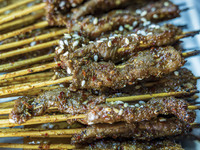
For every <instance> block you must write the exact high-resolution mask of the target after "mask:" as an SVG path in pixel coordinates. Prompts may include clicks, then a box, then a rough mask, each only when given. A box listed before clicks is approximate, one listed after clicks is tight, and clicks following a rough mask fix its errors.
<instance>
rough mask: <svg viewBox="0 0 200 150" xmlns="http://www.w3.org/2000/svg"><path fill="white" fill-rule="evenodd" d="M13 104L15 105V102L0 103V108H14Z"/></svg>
mask: <svg viewBox="0 0 200 150" xmlns="http://www.w3.org/2000/svg"><path fill="white" fill-rule="evenodd" d="M14 104H15V100H13V101H9V102H4V103H0V108H11V107H13V106H14Z"/></svg>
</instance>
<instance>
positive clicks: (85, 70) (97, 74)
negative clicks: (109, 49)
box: [62, 46, 184, 90]
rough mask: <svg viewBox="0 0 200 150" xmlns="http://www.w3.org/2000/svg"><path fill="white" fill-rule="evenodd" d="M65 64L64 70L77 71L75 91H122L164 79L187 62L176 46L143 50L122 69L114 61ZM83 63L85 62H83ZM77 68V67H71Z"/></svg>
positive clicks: (75, 73)
mask: <svg viewBox="0 0 200 150" xmlns="http://www.w3.org/2000/svg"><path fill="white" fill-rule="evenodd" d="M71 63H72V64H70V65H69V64H65V62H62V67H64V69H68V70H69V69H70V70H71V71H73V79H72V84H71V89H74V90H76V89H96V90H104V89H106V88H112V89H120V88H123V87H125V86H126V85H132V84H135V82H137V81H138V80H143V79H148V78H151V77H162V76H163V75H166V74H169V73H171V72H173V71H175V70H177V69H179V68H180V67H181V66H182V65H183V64H184V60H183V58H182V57H181V54H180V53H179V52H178V51H176V50H175V49H174V48H173V47H171V46H168V47H159V48H151V49H150V50H146V51H140V52H138V53H137V55H135V56H133V57H131V58H130V59H129V60H128V61H126V62H124V63H123V64H122V65H120V66H115V64H114V63H111V62H91V61H87V60H85V62H84V64H85V65H82V66H81V65H79V63H80V62H77V63H75V64H73V63H74V62H71ZM82 63H83V62H82ZM68 66H73V68H72V69H71V68H68Z"/></svg>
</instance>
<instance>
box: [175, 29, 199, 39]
mask: <svg viewBox="0 0 200 150" xmlns="http://www.w3.org/2000/svg"><path fill="white" fill-rule="evenodd" d="M199 33H200V30H196V31H189V32H183V34H182V35H178V36H176V40H180V39H182V38H185V37H189V36H191V37H193V36H195V35H196V34H199Z"/></svg>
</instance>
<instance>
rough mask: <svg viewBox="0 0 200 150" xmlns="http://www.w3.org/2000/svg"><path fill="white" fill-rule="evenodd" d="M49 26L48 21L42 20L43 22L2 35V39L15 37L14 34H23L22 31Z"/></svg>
mask: <svg viewBox="0 0 200 150" xmlns="http://www.w3.org/2000/svg"><path fill="white" fill-rule="evenodd" d="M47 26H48V22H47V21H42V22H39V23H36V24H34V25H31V26H28V27H25V28H22V29H17V30H15V31H12V32H9V33H6V34H3V35H0V41H1V40H5V39H8V38H10V37H13V36H17V35H19V34H22V33H26V32H29V31H32V30H34V29H39V28H44V27H47Z"/></svg>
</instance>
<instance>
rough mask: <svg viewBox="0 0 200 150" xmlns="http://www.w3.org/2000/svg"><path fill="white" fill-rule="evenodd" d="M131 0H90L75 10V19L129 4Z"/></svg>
mask: <svg viewBox="0 0 200 150" xmlns="http://www.w3.org/2000/svg"><path fill="white" fill-rule="evenodd" d="M130 1H131V0H89V1H88V2H86V3H84V4H83V5H81V6H80V7H78V8H76V9H74V10H73V13H74V15H73V19H78V18H80V17H83V16H85V15H88V14H94V13H99V12H105V11H108V10H112V9H114V8H119V7H121V8H122V7H123V6H127V5H128V4H129V2H130Z"/></svg>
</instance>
